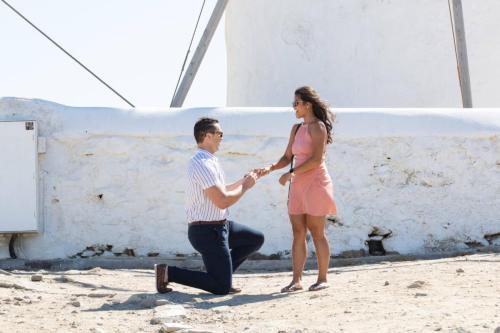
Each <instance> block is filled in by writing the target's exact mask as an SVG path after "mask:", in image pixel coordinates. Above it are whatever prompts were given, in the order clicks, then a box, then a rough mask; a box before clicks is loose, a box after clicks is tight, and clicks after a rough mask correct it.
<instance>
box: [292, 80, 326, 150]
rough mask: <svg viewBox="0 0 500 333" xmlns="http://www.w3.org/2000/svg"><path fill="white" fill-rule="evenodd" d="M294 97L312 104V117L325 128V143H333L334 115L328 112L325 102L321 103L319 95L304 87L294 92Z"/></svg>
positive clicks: (310, 88)
mask: <svg viewBox="0 0 500 333" xmlns="http://www.w3.org/2000/svg"><path fill="white" fill-rule="evenodd" d="M295 95H296V96H299V97H300V99H301V100H302V101H304V102H309V103H311V104H312V109H313V113H314V116H315V117H316V118H318V119H319V120H321V121H322V122H323V124H325V127H326V143H327V144H329V143H332V142H333V122H334V121H335V115H334V114H333V112H332V111H331V110H330V106H329V105H328V103H327V102H326V101H323V100H322V99H321V98H320V97H319V94H318V93H317V92H316V90H314V89H313V88H312V87H309V86H304V87H300V88H298V89H297V90H295Z"/></svg>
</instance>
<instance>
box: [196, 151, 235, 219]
mask: <svg viewBox="0 0 500 333" xmlns="http://www.w3.org/2000/svg"><path fill="white" fill-rule="evenodd" d="M187 172H188V179H189V180H188V189H187V200H186V214H187V220H188V222H194V221H219V220H224V219H226V218H227V217H228V215H229V212H228V210H227V209H220V208H218V207H217V206H216V205H215V204H214V203H213V202H212V201H211V200H210V199H209V198H208V197H207V196H206V194H205V192H204V191H203V190H205V189H207V188H209V187H212V186H214V185H219V186H221V187H222V188H225V186H226V183H225V181H224V171H222V168H221V166H220V164H219V161H218V160H217V157H215V156H214V155H213V154H211V153H209V152H208V151H206V150H204V149H201V148H198V150H197V151H196V153H195V154H194V156H193V157H191V159H190V160H189V163H188V169H187Z"/></svg>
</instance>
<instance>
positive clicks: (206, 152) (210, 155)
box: [197, 148, 217, 161]
mask: <svg viewBox="0 0 500 333" xmlns="http://www.w3.org/2000/svg"><path fill="white" fill-rule="evenodd" d="M200 152H201V153H202V154H204V155H208V157H210V158H211V159H214V160H216V161H217V157H215V155H214V154H212V153H211V152H209V151H208V150H205V149H203V148H198V150H197V153H200Z"/></svg>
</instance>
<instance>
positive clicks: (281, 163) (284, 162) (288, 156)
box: [255, 124, 300, 177]
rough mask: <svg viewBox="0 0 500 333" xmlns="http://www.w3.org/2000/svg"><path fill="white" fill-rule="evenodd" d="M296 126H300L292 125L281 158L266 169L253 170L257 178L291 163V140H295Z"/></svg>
mask: <svg viewBox="0 0 500 333" xmlns="http://www.w3.org/2000/svg"><path fill="white" fill-rule="evenodd" d="M298 126H300V124H295V125H293V127H292V130H291V131H290V137H289V138H288V144H287V146H286V149H285V153H284V154H283V156H281V157H280V159H279V160H278V161H277V162H276V163H273V164H271V165H269V166H267V167H264V168H261V169H256V170H255V171H256V172H257V175H258V176H259V177H263V176H266V175H268V174H269V173H270V172H271V171H274V170H278V169H282V168H284V167H286V166H287V165H289V164H290V163H291V162H292V144H293V140H294V138H295V134H296V132H297V127H298Z"/></svg>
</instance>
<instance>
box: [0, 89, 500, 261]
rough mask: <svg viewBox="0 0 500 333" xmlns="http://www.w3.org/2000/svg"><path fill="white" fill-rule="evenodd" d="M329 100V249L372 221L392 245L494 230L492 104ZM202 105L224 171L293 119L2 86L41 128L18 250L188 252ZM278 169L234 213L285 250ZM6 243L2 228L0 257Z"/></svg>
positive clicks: (7, 115) (458, 244)
mask: <svg viewBox="0 0 500 333" xmlns="http://www.w3.org/2000/svg"><path fill="white" fill-rule="evenodd" d="M335 112H336V113H337V115H338V119H337V123H336V124H335V138H336V139H335V142H334V144H332V145H330V146H329V148H328V168H329V170H330V172H331V174H332V177H333V180H334V183H335V193H336V199H337V202H338V206H339V213H340V214H339V220H340V222H341V224H336V225H329V226H328V231H327V232H328V237H329V239H330V241H331V246H332V250H333V253H334V254H339V253H341V252H343V251H348V250H358V249H362V248H365V245H364V241H365V240H366V239H367V238H368V237H367V235H368V233H370V231H371V230H372V228H373V227H374V226H377V227H381V228H385V229H391V230H392V231H393V233H394V235H393V237H391V238H389V239H387V240H386V241H384V244H385V247H386V249H387V250H389V251H398V252H400V253H426V252H432V251H444V250H456V249H462V248H465V247H466V245H465V244H464V242H468V241H477V242H480V243H482V244H484V245H486V244H487V242H486V241H485V239H484V238H483V237H484V235H485V234H488V233H495V232H500V215H499V210H498V207H500V143H499V139H500V111H499V110H486V109H485V110H480V109H474V110H468V111H465V110H460V109H457V110H451V109H450V110H418V109H415V110H408V109H407V110H382V109H379V110H376V111H371V110H347V109H336V110H335ZM201 116H212V117H216V118H218V119H220V121H221V124H222V127H223V130H224V142H223V145H222V147H221V151H220V152H219V153H218V156H219V157H220V159H221V163H222V165H223V167H224V169H225V171H226V174H227V178H228V180H235V179H237V178H238V177H241V176H242V175H243V174H244V173H245V172H246V171H247V170H249V169H250V168H254V167H260V166H263V165H266V164H268V163H271V162H274V161H276V160H277V158H278V157H279V156H280V154H282V153H283V151H284V149H285V145H286V142H287V136H288V134H289V132H290V128H291V126H292V124H293V123H295V122H297V120H296V119H295V117H294V116H293V113H292V112H291V111H290V109H285V108H267V109H262V108H260V109H249V108H239V109H238V108H226V109H212V108H201V109H186V110H175V111H174V110H164V111H157V112H136V111H130V110H119V109H106V108H71V107H65V106H62V105H58V104H55V103H50V102H44V101H39V100H23V99H15V98H3V99H0V121H1V120H26V119H35V120H37V121H38V122H39V135H40V136H42V137H45V138H46V147H47V149H46V153H45V154H40V155H39V170H40V174H39V178H40V188H41V191H40V199H41V203H42V205H41V211H40V213H41V214H40V215H41V218H42V221H41V222H42V224H43V231H42V232H41V233H40V234H38V235H26V236H23V237H22V238H21V239H20V240H19V241H18V249H17V253H18V255H19V256H20V257H24V258H29V259H35V258H46V259H48V258H65V257H68V256H71V255H74V254H76V253H78V252H80V251H82V250H84V249H85V248H86V247H87V246H90V245H94V244H111V245H113V246H114V249H113V250H114V251H120V250H123V249H124V248H131V249H134V250H135V253H136V254H138V255H146V254H147V253H148V252H159V253H160V254H162V255H173V254H176V253H182V254H191V253H193V252H194V250H193V249H192V248H191V245H190V244H189V242H188V240H187V226H186V222H185V216H184V189H185V185H186V177H185V168H186V163H187V161H188V159H189V157H190V155H191V154H192V153H193V151H194V149H195V143H194V139H193V137H192V127H193V124H194V123H195V121H196V120H197V119H198V118H199V117H201ZM0 170H1V167H0ZM0 172H1V171H0ZM278 177H279V172H276V173H274V174H272V175H270V176H268V177H266V178H264V179H262V180H260V181H259V182H258V184H257V185H256V187H255V188H254V189H252V190H251V191H250V192H249V193H248V194H247V195H246V196H245V197H244V198H243V200H242V201H241V202H239V203H238V204H237V205H236V206H234V207H232V208H231V217H232V218H233V219H235V220H236V221H239V222H242V223H245V224H248V225H250V226H253V227H255V228H257V229H260V230H263V231H264V233H265V235H266V242H265V245H264V247H263V248H262V251H261V252H262V253H263V254H267V255H270V254H274V253H279V252H282V253H286V251H288V250H289V248H290V242H291V230H290V226H289V222H288V216H287V214H286V196H287V190H286V188H284V187H281V186H280V185H279V184H278ZM99 195H102V198H99ZM0 214H1V212H0ZM2 218H5V217H2ZM0 223H1V221H0ZM365 249H366V248H365ZM8 256H9V255H8V249H7V238H3V239H2V238H1V237H0V258H6V257H8Z"/></svg>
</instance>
